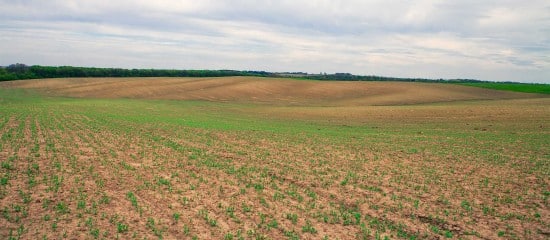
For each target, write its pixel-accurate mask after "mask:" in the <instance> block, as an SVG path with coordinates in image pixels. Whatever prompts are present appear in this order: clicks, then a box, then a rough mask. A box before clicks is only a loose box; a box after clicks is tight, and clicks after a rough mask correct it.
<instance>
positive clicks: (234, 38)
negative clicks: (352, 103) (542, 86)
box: [0, 0, 550, 82]
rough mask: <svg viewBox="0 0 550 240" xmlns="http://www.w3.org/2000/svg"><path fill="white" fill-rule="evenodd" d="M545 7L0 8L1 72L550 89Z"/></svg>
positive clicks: (338, 2) (164, 4) (178, 4)
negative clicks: (203, 71)
mask: <svg viewBox="0 0 550 240" xmlns="http://www.w3.org/2000/svg"><path fill="white" fill-rule="evenodd" d="M549 26H550V3H547V2H546V1H542V0H533V1H527V2H526V1H514V0H500V1H497V0H487V1H473V0H468V1H433V0H419V1H403V0H385V1H364V0H348V1H343V0H317V1H298V0H294V1H290V0H280V1H250V0H235V1H221V0H220V1H213V0H205V1H181V0H173V1H170V0H165V1H147V0H134V1H130V0H110V1H105V0H95V1H91V0H79V1H69V0H52V1H39V0H20V1H8V0H0V56H1V58H0V65H5V64H10V63H14V62H23V63H27V64H42V65H84V66H103V67H109V66H113V67H128V68H134V67H146V68H149V67H154V68H209V69H217V68H232V69H254V70H268V71H308V72H352V73H356V74H375V75H387V76H398V77H427V78H478V79H488V80H514V81H532V82H550V79H548V77H547V76H550V70H549V69H550V58H549V57H548V56H550V27H549Z"/></svg>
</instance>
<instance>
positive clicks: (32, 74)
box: [0, 63, 483, 83]
mask: <svg viewBox="0 0 550 240" xmlns="http://www.w3.org/2000/svg"><path fill="white" fill-rule="evenodd" d="M298 75H299V76H298ZM228 76H260V77H285V78H301V79H312V80H328V81H402V82H451V83H474V82H483V81H479V80H473V79H425V78H395V77H382V76H362V75H353V74H350V73H334V74H326V73H320V74H307V73H300V74H297V75H295V76H292V75H289V74H288V73H272V72H266V71H237V70H173V69H123V68H95V67H72V66H58V67H53V66H39V65H34V66H27V65H25V64H22V63H16V64H11V65H9V66H6V67H0V81H9V80H21V79H38V78H70V77H72V78H74V77H82V78H85V77H228Z"/></svg>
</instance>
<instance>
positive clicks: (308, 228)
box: [302, 220, 317, 234]
mask: <svg viewBox="0 0 550 240" xmlns="http://www.w3.org/2000/svg"><path fill="white" fill-rule="evenodd" d="M302 232H305V233H313V234H315V233H317V229H315V228H314V227H313V226H312V225H311V222H310V221H309V220H307V221H306V225H304V226H303V227H302Z"/></svg>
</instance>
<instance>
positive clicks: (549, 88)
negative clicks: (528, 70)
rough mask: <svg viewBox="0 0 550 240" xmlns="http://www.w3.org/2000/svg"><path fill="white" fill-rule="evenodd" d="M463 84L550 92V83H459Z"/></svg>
mask: <svg viewBox="0 0 550 240" xmlns="http://www.w3.org/2000/svg"><path fill="white" fill-rule="evenodd" d="M457 84H459V85H463V86H471V87H480V88H489V89H496V90H506V91H514V92H525V93H543V94H550V84H536V83H487V82H479V83H457Z"/></svg>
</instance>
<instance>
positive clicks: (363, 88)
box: [0, 77, 540, 106]
mask: <svg viewBox="0 0 550 240" xmlns="http://www.w3.org/2000/svg"><path fill="white" fill-rule="evenodd" d="M0 86H2V87H12V88H26V89H37V90H40V91H43V92H45V93H48V94H54V95H60V96H69V97H91V98H144V99H174V100H208V101H222V102H253V103H266V104H276V105H328V106H363V105H403V104H407V105H408V104H418V103H433V102H449V101H461V100H484V99H485V100H487V99H517V98H532V97H537V96H538V97H540V95H536V94H527V93H515V92H509V91H497V90H490V89H483V88H476V87H466V86H459V85H452V84H437V83H435V84H433V83H410V82H334V81H304V80H292V79H274V78H257V77H223V78H66V79H36V80H21V81H11V82H4V83H0Z"/></svg>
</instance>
